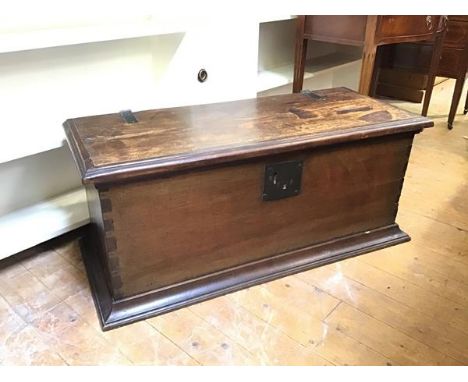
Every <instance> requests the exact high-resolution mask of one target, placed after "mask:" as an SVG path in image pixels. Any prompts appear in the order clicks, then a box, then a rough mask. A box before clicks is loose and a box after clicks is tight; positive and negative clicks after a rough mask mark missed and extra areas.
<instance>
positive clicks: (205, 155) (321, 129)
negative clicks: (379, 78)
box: [65, 88, 427, 183]
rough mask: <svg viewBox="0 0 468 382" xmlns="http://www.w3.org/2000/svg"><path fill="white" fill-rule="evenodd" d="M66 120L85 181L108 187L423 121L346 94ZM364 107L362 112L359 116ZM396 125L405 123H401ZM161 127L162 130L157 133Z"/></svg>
mask: <svg viewBox="0 0 468 382" xmlns="http://www.w3.org/2000/svg"><path fill="white" fill-rule="evenodd" d="M314 93H315V94H317V95H318V97H322V98H318V99H311V98H310V97H308V96H307V95H303V94H288V95H280V96H274V97H262V98H256V99H250V100H243V101H236V102H225V103H218V104H210V105H200V106H188V107H178V108H171V109H163V110H149V111H141V112H137V113H135V115H136V117H137V119H138V121H139V122H138V124H127V123H125V121H124V120H123V119H122V118H121V117H120V115H119V114H118V113H116V114H108V115H101V116H95V117H84V118H76V119H73V120H68V121H66V122H65V132H66V134H67V137H68V140H69V142H70V146H71V147H72V150H73V153H74V156H75V159H76V161H77V163H78V165H79V169H80V171H81V175H82V177H83V180H84V181H85V183H108V182H114V181H117V180H126V179H131V178H135V177H139V176H145V175H149V174H152V175H154V174H163V173H168V172H172V171H179V170H188V169H193V168H196V167H203V166H207V165H214V164H222V163H226V162H232V161H234V160H241V159H248V158H253V157H259V156H266V155H271V154H279V153H284V152H290V151H291V150H298V149H307V148H312V147H316V146H323V145H329V144H332V143H338V142H343V141H350V140H357V139H361V138H362V137H363V136H367V137H372V136H380V135H384V134H386V133H387V132H388V130H389V129H390V131H392V132H395V130H394V129H395V126H394V123H393V121H394V120H398V121H399V122H398V129H399V131H400V132H404V131H413V130H414V129H415V128H416V127H415V126H418V127H419V125H420V124H427V121H426V120H421V119H419V118H418V117H415V116H414V114H411V113H408V112H406V111H403V110H401V109H397V108H395V107H392V106H390V105H388V104H385V103H381V102H379V101H376V100H372V99H369V98H366V97H363V96H360V95H359V94H356V93H354V92H352V91H350V90H346V89H343V88H338V89H334V90H333V89H332V90H326V91H316V92H314ZM362 108H365V109H364V110H361V109H362ZM401 120H406V122H405V124H403V123H401ZM161 126H162V127H161Z"/></svg>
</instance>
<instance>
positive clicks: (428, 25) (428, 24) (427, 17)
mask: <svg viewBox="0 0 468 382" xmlns="http://www.w3.org/2000/svg"><path fill="white" fill-rule="evenodd" d="M426 26H427V29H429V30H430V31H431V30H432V16H426Z"/></svg>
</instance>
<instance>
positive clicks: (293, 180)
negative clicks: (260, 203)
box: [263, 161, 303, 201]
mask: <svg viewBox="0 0 468 382" xmlns="http://www.w3.org/2000/svg"><path fill="white" fill-rule="evenodd" d="M302 166H303V163H302V161H289V162H281V163H272V164H267V165H266V166H265V180H264V185H263V200H265V201H267V200H277V199H283V198H287V197H289V196H296V195H298V194H299V193H300V192H301V178H302Z"/></svg>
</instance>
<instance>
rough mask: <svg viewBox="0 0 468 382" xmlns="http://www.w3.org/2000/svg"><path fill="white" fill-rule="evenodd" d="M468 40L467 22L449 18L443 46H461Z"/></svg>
mask: <svg viewBox="0 0 468 382" xmlns="http://www.w3.org/2000/svg"><path fill="white" fill-rule="evenodd" d="M467 40H468V22H465V21H455V20H451V19H449V22H448V25H447V33H446V35H445V39H444V46H448V47H454V48H463V47H464V46H465V45H466V42H467Z"/></svg>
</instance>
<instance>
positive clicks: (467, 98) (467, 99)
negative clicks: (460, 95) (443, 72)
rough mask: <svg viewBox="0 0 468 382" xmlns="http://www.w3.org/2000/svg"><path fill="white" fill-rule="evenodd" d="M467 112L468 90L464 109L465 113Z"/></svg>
mask: <svg viewBox="0 0 468 382" xmlns="http://www.w3.org/2000/svg"><path fill="white" fill-rule="evenodd" d="M466 113H468V92H466V101H465V108H464V109H463V114H466Z"/></svg>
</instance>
